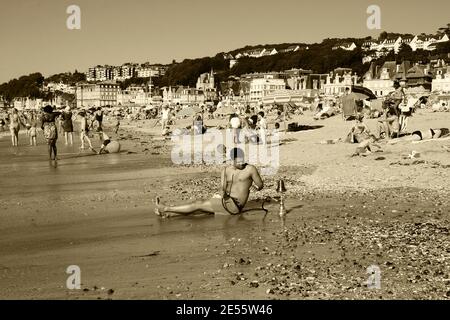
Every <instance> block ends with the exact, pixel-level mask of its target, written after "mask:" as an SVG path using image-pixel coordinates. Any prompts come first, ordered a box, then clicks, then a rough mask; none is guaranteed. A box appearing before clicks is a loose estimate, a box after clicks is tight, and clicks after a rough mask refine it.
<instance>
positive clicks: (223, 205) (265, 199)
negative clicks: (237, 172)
mask: <svg viewBox="0 0 450 320" xmlns="http://www.w3.org/2000/svg"><path fill="white" fill-rule="evenodd" d="M225 170H226V169H225ZM225 176H226V174H225ZM233 181H234V175H233V176H232V177H231V183H230V191H231V187H232V186H233ZM226 198H231V196H230V194H229V193H228V192H225V196H223V197H222V207H223V208H224V209H225V211H226V212H228V213H229V214H230V215H232V216H235V215H238V214H241V213H244V212H249V211H257V210H262V211H264V212H265V214H264V218H265V217H266V216H267V214H268V213H269V210H267V209H266V208H264V204H265V203H266V202H267V201H268V200H270V199H271V197H265V198H263V199H262V200H263V201H262V204H261V208H252V209H247V210H243V209H244V208H239V206H238V205H237V204H236V202H235V200H234V199H233V198H231V200H232V201H233V202H234V204H235V205H236V206H237V207H238V208H239V212H231V211H230V210H228V208H227V205H226V202H225V200H226ZM257 200H261V199H257Z"/></svg>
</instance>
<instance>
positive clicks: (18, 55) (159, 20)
mask: <svg viewBox="0 0 450 320" xmlns="http://www.w3.org/2000/svg"><path fill="white" fill-rule="evenodd" d="M374 4H375V5H378V6H379V7H380V9H381V29H380V30H369V29H368V28H367V24H366V21H367V18H368V17H369V14H368V13H367V12H366V11H367V8H368V6H369V5H374ZM70 5H78V6H79V7H80V10H81V29H80V30H70V29H68V28H67V26H66V21H67V19H68V18H69V15H70V14H68V13H66V10H67V7H68V6H70ZM449 12H450V1H448V0H428V1H423V0H420V1H417V0H409V1H408V0H395V1H392V0H340V1H333V0H330V1H328V0H322V1H304V0H276V1H273V0H226V1H224V0H121V1H118V0H2V1H1V4H0V39H1V45H0V83H3V82H5V81H8V80H10V79H12V78H16V77H19V76H21V75H25V74H30V73H32V72H41V73H42V74H43V75H44V76H49V75H52V74H55V73H59V72H66V71H72V72H73V71H74V70H75V69H77V70H78V71H81V72H84V71H87V69H88V68H89V67H90V66H95V65H97V64H110V65H120V64H122V63H125V62H137V63H143V62H147V61H148V62H151V63H170V62H171V61H172V60H173V59H175V60H176V61H181V60H183V59H185V58H199V57H205V56H213V55H215V54H216V53H218V52H226V51H230V50H233V49H237V48H240V47H243V46H245V45H256V44H275V43H284V42H301V43H314V42H321V41H322V40H323V39H324V38H337V37H366V36H374V37H377V36H378V35H379V33H380V32H382V31H388V32H399V33H412V34H419V33H422V32H425V33H434V32H435V31H436V30H437V29H438V28H439V27H442V26H445V25H446V24H447V23H450V14H449Z"/></svg>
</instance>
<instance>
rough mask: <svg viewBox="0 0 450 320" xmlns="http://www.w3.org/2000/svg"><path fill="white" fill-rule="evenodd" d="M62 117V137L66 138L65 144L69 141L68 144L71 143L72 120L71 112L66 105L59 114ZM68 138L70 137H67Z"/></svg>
mask: <svg viewBox="0 0 450 320" xmlns="http://www.w3.org/2000/svg"><path fill="white" fill-rule="evenodd" d="M61 118H62V128H63V130H64V139H65V140H66V146H67V145H68V142H69V141H70V145H73V122H72V112H71V111H70V107H69V106H68V107H66V109H65V110H64V112H63V113H62V115H61ZM68 138H70V139H68Z"/></svg>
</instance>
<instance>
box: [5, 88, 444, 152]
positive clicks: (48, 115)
mask: <svg viewBox="0 0 450 320" xmlns="http://www.w3.org/2000/svg"><path fill="white" fill-rule="evenodd" d="M394 87H395V91H393V92H392V93H391V94H389V95H388V96H386V97H385V98H382V99H380V98H377V97H374V96H373V94H371V93H367V92H364V91H362V92H358V91H354V90H353V89H354V88H352V90H350V88H346V90H345V93H344V94H343V95H341V96H337V95H336V96H331V97H330V96H324V95H319V94H317V95H316V96H315V97H304V98H303V100H302V101H300V102H295V103H293V102H287V103H269V104H263V103H262V102H260V103H252V104H248V103H243V102H235V101H230V100H223V101H220V102H219V103H218V104H216V105H215V104H213V103H197V104H188V105H182V104H180V103H159V104H155V105H149V106H140V107H139V106H136V107H133V108H126V107H120V106H115V107H111V106H105V107H87V108H82V109H81V110H79V109H71V108H70V107H65V108H64V109H56V108H55V107H52V106H51V105H47V106H45V107H44V108H41V109H40V110H24V111H18V110H17V109H15V108H10V110H9V112H8V113H3V114H1V113H0V132H1V131H6V130H7V129H8V128H9V131H10V133H11V144H12V146H14V147H15V146H18V144H19V131H20V130H21V128H25V130H26V134H27V138H28V140H29V141H28V142H29V145H30V146H36V145H37V136H38V133H39V132H42V134H43V136H44V138H45V140H46V141H47V144H48V146H49V157H50V158H51V159H56V158H57V157H56V154H57V148H56V141H57V140H58V132H62V133H63V135H64V141H65V145H71V146H72V145H73V144H74V132H75V130H74V128H77V130H76V131H77V132H78V133H79V141H80V149H81V150H84V149H86V147H87V148H88V149H90V150H92V151H93V152H97V151H95V149H94V148H93V145H92V141H91V138H92V137H93V135H94V134H97V135H98V137H99V139H100V140H101V141H102V146H101V147H100V150H99V151H98V152H97V153H102V152H105V151H106V152H107V151H108V148H106V146H107V145H108V144H109V143H110V142H111V139H110V138H109V136H108V135H107V134H106V132H105V130H104V128H103V119H104V117H106V116H107V117H108V119H109V121H111V122H112V126H110V128H111V129H110V130H111V132H110V134H115V135H118V132H119V128H120V124H121V121H122V120H128V121H135V120H146V119H153V120H155V121H154V125H153V126H154V127H156V126H159V127H160V128H161V135H162V136H163V137H169V136H170V135H186V134H193V135H199V134H204V133H205V132H207V130H208V126H206V124H205V122H206V121H208V120H213V119H219V120H222V121H220V122H217V121H216V125H215V128H217V129H229V130H231V131H232V133H233V142H234V143H235V144H239V143H242V142H244V143H255V144H267V138H268V136H270V135H271V134H273V133H274V132H275V133H276V132H289V131H298V130H301V128H302V125H299V124H298V123H295V122H292V121H291V120H292V119H293V116H296V115H300V114H303V113H304V112H305V111H310V112H311V113H312V114H313V119H315V120H318V121H320V120H325V119H327V118H330V117H334V116H337V115H342V118H343V120H344V121H352V123H353V125H352V127H351V129H350V131H349V132H348V133H347V134H346V135H344V136H343V137H342V138H339V137H336V138H334V139H331V140H327V143H335V142H338V141H344V142H348V143H356V144H358V146H357V149H356V152H355V155H365V154H368V153H370V152H372V149H373V147H375V148H377V146H378V144H377V142H380V141H381V140H389V143H396V142H398V141H403V140H408V141H419V140H427V139H437V138H446V137H448V136H449V132H448V128H430V129H429V130H425V131H417V130H409V128H408V121H409V119H410V118H411V117H412V116H413V114H414V113H415V112H416V110H417V109H420V108H428V109H429V110H430V111H432V112H447V111H450V108H449V106H448V102H447V101H443V100H442V101H441V100H439V97H438V96H433V95H428V96H426V95H425V96H413V95H408V94H406V92H405V87H404V85H403V84H401V83H398V82H396V83H395V84H394ZM367 118H369V119H377V127H376V130H375V131H374V132H372V131H371V130H369V128H368V126H367V125H366V124H365V121H364V120H365V119H367ZM182 119H190V120H191V121H190V124H188V125H187V126H180V125H178V121H179V120H182ZM184 123H185V122H184Z"/></svg>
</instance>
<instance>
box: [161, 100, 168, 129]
mask: <svg viewBox="0 0 450 320" xmlns="http://www.w3.org/2000/svg"><path fill="white" fill-rule="evenodd" d="M169 116H170V109H169V108H168V107H167V105H164V106H163V107H162V110H161V131H163V132H164V130H165V129H166V127H167V126H168V124H169Z"/></svg>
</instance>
